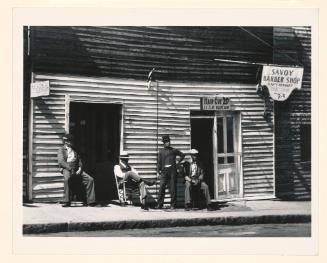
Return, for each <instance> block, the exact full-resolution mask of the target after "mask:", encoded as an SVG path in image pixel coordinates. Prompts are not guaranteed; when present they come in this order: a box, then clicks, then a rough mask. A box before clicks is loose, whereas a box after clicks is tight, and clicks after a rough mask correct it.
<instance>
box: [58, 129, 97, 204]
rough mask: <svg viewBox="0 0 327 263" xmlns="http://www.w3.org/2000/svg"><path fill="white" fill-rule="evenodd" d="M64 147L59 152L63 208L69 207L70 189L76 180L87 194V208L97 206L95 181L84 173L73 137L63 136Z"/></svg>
mask: <svg viewBox="0 0 327 263" xmlns="http://www.w3.org/2000/svg"><path fill="white" fill-rule="evenodd" d="M63 143H64V146H63V147H61V148H60V149H59V150H58V164H59V167H60V168H61V173H62V174H63V176H64V200H63V202H64V203H63V205H62V206H63V207H69V206H70V203H71V200H70V188H71V186H72V183H73V182H74V181H79V180H75V179H80V180H81V182H82V184H83V186H84V188H85V192H86V201H85V202H84V205H85V206H88V205H89V206H94V205H95V192H94V180H93V178H92V177H91V176H90V175H88V174H87V173H86V172H84V171H83V164H82V160H81V158H80V156H79V154H78V153H77V152H76V150H75V148H74V144H73V136H72V135H70V134H65V135H64V136H63Z"/></svg>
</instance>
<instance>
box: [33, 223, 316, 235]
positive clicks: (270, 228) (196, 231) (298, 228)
mask: <svg viewBox="0 0 327 263" xmlns="http://www.w3.org/2000/svg"><path fill="white" fill-rule="evenodd" d="M34 236H50V237H310V236H311V223H292V224H287V223H286V224H255V225H240V226H235V225H232V226H231V225H215V226H212V225H211V226H182V227H162V228H145V229H139V228H136V229H120V230H100V231H76V232H59V233H44V234H34Z"/></svg>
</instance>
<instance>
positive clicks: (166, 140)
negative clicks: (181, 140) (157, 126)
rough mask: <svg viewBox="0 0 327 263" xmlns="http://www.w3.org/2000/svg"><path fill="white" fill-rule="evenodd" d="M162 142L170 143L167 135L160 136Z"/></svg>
mask: <svg viewBox="0 0 327 263" xmlns="http://www.w3.org/2000/svg"><path fill="white" fill-rule="evenodd" d="M162 142H170V137H169V135H163V136H162Z"/></svg>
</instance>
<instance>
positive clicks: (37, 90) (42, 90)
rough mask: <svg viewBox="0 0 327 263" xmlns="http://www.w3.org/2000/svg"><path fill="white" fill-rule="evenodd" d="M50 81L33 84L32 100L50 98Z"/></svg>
mask: <svg viewBox="0 0 327 263" xmlns="http://www.w3.org/2000/svg"><path fill="white" fill-rule="evenodd" d="M49 95H50V81H49V80H47V81H38V82H33V83H31V98H35V97H41V96H49Z"/></svg>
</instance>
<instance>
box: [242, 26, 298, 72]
mask: <svg viewBox="0 0 327 263" xmlns="http://www.w3.org/2000/svg"><path fill="white" fill-rule="evenodd" d="M239 28H240V29H242V30H243V31H244V32H246V33H248V34H249V35H251V36H252V37H254V38H256V39H257V40H259V41H260V42H262V43H263V44H265V45H266V46H268V47H270V48H271V49H273V50H274V51H276V52H277V53H279V54H281V55H283V56H285V57H287V58H289V59H290V60H292V61H293V62H295V64H300V65H301V66H303V65H302V63H301V62H299V61H297V60H295V59H294V58H292V57H291V56H290V55H288V54H285V53H282V52H280V51H278V50H277V49H276V48H275V47H274V46H272V45H270V44H269V43H268V42H267V41H265V40H263V39H262V38H261V37H259V36H257V35H255V34H254V33H252V32H250V31H249V30H247V29H245V28H244V27H242V26H239Z"/></svg>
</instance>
